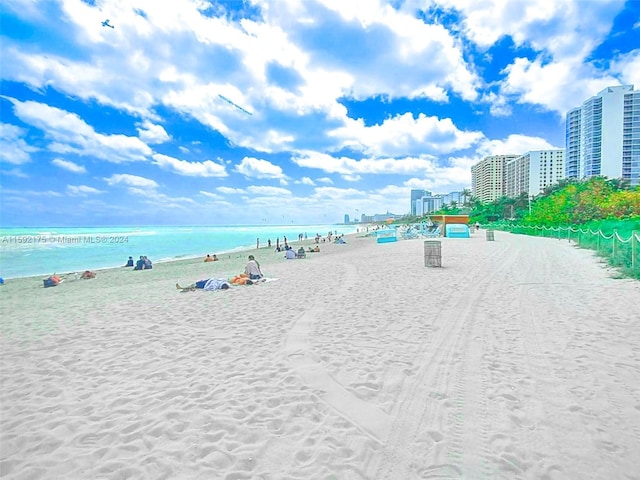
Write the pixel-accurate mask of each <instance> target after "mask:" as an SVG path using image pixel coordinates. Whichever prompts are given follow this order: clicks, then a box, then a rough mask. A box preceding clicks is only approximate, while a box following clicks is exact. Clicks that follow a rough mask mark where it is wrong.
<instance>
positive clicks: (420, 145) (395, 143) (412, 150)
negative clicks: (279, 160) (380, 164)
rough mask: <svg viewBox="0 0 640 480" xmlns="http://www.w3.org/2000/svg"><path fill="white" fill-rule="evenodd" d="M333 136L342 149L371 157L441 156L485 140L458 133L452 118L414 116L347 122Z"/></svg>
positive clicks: (477, 136) (470, 134) (479, 134)
mask: <svg viewBox="0 0 640 480" xmlns="http://www.w3.org/2000/svg"><path fill="white" fill-rule="evenodd" d="M329 135H330V136H333V137H336V138H338V139H340V140H341V146H343V147H350V148H353V149H358V150H362V151H364V152H365V153H367V154H369V155H376V156H379V155H389V156H401V155H412V154H413V155H419V154H442V153H449V152H452V151H456V150H464V149H466V148H469V147H470V146H471V145H473V144H474V143H476V142H477V141H478V140H480V139H481V138H482V134H481V133H480V132H465V131H461V130H459V129H458V128H457V127H456V126H455V125H454V124H453V122H452V121H451V119H450V118H445V119H438V118H437V117H427V116H426V115H424V114H422V113H421V114H419V115H418V117H417V118H414V116H413V115H412V114H411V113H405V114H402V115H396V116H395V117H392V118H388V119H386V120H385V121H384V122H383V123H382V124H380V125H372V126H369V127H367V126H365V124H364V121H363V120H362V119H358V120H348V121H347V122H346V125H345V126H344V127H341V128H338V129H335V130H333V131H332V132H330V133H329Z"/></svg>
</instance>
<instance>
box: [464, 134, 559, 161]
mask: <svg viewBox="0 0 640 480" xmlns="http://www.w3.org/2000/svg"><path fill="white" fill-rule="evenodd" d="M557 148H564V146H561V147H555V146H553V145H551V144H550V143H549V142H548V141H547V140H545V139H544V138H540V137H529V136H526V135H509V136H508V137H507V138H505V139H503V140H489V139H486V140H485V141H484V142H482V145H481V146H480V147H479V148H478V149H477V151H476V153H477V154H478V155H480V156H482V157H484V156H488V155H511V154H513V155H521V154H523V153H526V152H528V151H532V150H552V149H557Z"/></svg>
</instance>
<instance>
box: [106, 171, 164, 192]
mask: <svg viewBox="0 0 640 480" xmlns="http://www.w3.org/2000/svg"><path fill="white" fill-rule="evenodd" d="M103 180H104V181H105V182H107V183H108V184H109V185H111V186H113V185H121V184H122V185H126V186H129V187H137V188H141V189H154V188H158V184H157V183H156V182H154V181H153V180H150V179H148V178H144V177H139V176H137V175H130V174H128V173H117V174H114V175H111V176H110V177H108V178H104V179H103Z"/></svg>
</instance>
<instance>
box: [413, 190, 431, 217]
mask: <svg viewBox="0 0 640 480" xmlns="http://www.w3.org/2000/svg"><path fill="white" fill-rule="evenodd" d="M429 195H431V192H429V191H427V190H419V189H415V190H411V215H422V214H423V213H424V212H422V211H418V210H420V208H421V202H420V199H421V198H422V197H425V196H429Z"/></svg>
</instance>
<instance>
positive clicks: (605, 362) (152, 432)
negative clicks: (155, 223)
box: [0, 231, 640, 480]
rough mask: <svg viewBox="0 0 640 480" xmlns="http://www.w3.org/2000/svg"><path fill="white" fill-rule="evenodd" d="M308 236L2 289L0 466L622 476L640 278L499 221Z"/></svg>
mask: <svg viewBox="0 0 640 480" xmlns="http://www.w3.org/2000/svg"><path fill="white" fill-rule="evenodd" d="M321 247H322V252H321V253H319V254H309V256H308V258H307V259H306V260H283V259H282V258H281V257H280V255H276V254H274V253H272V252H271V251H265V250H261V251H260V252H259V253H257V254H256V255H257V257H258V259H259V260H261V262H262V263H263V265H264V268H263V270H264V271H265V273H266V274H267V275H268V276H269V277H274V278H278V280H277V281H273V282H268V283H265V284H261V285H254V286H248V287H235V288H234V289H232V290H230V291H216V292H203V291H197V292H192V293H179V292H177V291H176V289H175V287H174V284H175V283H176V281H179V282H180V283H190V282H193V281H196V280H198V279H200V278H204V277H207V276H223V277H227V276H231V275H233V274H235V273H238V272H240V271H241V268H242V266H243V265H244V257H242V258H236V257H237V256H235V255H234V258H231V259H230V258H223V260H222V261H221V262H217V263H209V264H204V263H201V262H199V261H198V262H194V261H191V262H183V263H175V264H164V265H156V268H155V269H154V270H151V271H146V272H133V271H130V270H125V269H121V270H114V271H104V272H98V277H97V278H96V279H94V280H81V281H76V282H68V283H63V284H62V285H60V286H59V287H55V288H48V289H44V288H42V282H41V281H40V280H39V279H21V280H16V281H10V282H9V283H8V284H7V285H5V286H3V287H1V288H0V305H1V307H0V308H1V311H0V313H1V314H2V321H1V322H2V323H1V325H2V330H1V338H0V349H1V354H0V368H1V378H2V384H1V394H0V432H1V433H0V435H1V437H0V476H1V477H2V478H7V479H38V478H46V479H128V478H135V479H162V478H166V479H195V478H198V479H225V480H238V479H274V480H275V479H277V480H280V479H305V480H308V479H323V480H328V479H399V480H407V479H418V478H420V479H452V478H461V479H474V480H475V479H487V480H493V479H509V480H511V479H571V480H575V479H580V480H582V479H638V478H640V466H639V465H640V282H638V281H634V280H628V279H622V280H621V279H614V278H612V277H613V276H614V275H615V272H614V271H612V270H609V269H607V268H605V267H603V266H602V264H600V263H599V262H598V261H597V259H596V258H595V257H594V256H593V254H592V253H591V252H588V251H584V250H579V249H576V248H575V247H574V246H572V245H570V244H568V243H567V242H566V241H564V240H563V241H559V240H553V239H541V238H531V237H526V236H515V235H510V234H506V233H502V232H496V241H495V242H487V241H485V236H484V232H483V231H481V232H479V233H476V234H474V237H473V238H471V239H469V240H465V239H442V253H443V268H425V267H424V261H423V242H422V241H421V240H407V241H402V242H398V243H392V244H382V245H378V244H376V243H375V239H373V238H350V240H349V244H347V245H321Z"/></svg>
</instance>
